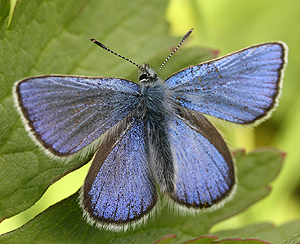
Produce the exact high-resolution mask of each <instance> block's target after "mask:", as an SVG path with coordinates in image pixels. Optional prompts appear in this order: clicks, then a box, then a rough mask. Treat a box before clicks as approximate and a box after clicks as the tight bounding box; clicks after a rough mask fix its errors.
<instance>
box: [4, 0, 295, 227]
mask: <svg viewBox="0 0 300 244" xmlns="http://www.w3.org/2000/svg"><path fill="white" fill-rule="evenodd" d="M0 7H1V6H0ZM166 18H167V19H168V21H169V23H170V24H171V31H172V34H174V35H178V36H182V35H183V34H184V33H185V32H186V31H187V30H188V29H190V28H191V27H193V28H194V29H195V31H194V33H193V35H192V36H191V38H190V39H189V43H188V44H187V45H191V46H196V45H198V46H199V45H200V46H203V47H206V48H210V49H218V50H220V55H224V54H227V53H229V52H232V51H236V50H239V49H241V48H244V47H247V46H250V45H253V44H257V43H262V42H266V41H276V40H281V41H284V42H285V43H286V44H287V45H288V46H289V62H288V65H287V69H286V72H285V79H284V86H283V92H282V96H281V99H280V102H279V107H278V108H277V110H276V111H275V112H274V113H273V115H272V117H271V118H270V119H268V120H267V121H266V122H264V123H263V124H261V125H259V126H258V127H257V128H255V129H249V128H246V129H244V128H241V127H237V126H236V127H232V126H226V127H220V128H221V130H222V131H223V132H224V133H225V135H226V137H227V140H228V141H229V143H230V145H231V146H232V148H234V149H235V148H246V149H247V151H249V150H250V149H253V148H256V147H262V146H273V147H278V148H280V149H282V150H284V151H286V152H287V158H286V161H285V164H284V167H283V170H282V172H281V174H280V176H279V177H278V179H277V180H276V181H275V182H274V183H273V184H272V187H273V191H272V193H271V195H270V196H269V197H268V198H266V199H265V200H263V201H261V202H259V203H257V204H256V205H255V206H253V207H251V208H250V209H248V210H247V211H246V212H245V213H243V214H241V215H239V216H238V217H234V218H233V219H231V220H228V221H227V222H224V223H222V224H220V225H219V226H218V227H216V230H218V229H220V228H222V229H224V228H235V227H242V226H245V225H248V224H249V223H256V222H259V221H270V222H274V223H276V224H280V223H283V222H286V221H289V220H291V219H296V218H298V219H299V218H300V174H299V169H300V150H299V149H298V147H299V146H300V112H299V111H298V108H299V107H300V96H299V95H298V94H299V92H300V91H299V90H300V82H298V81H299V78H300V59H299V58H298V57H299V55H300V31H299V30H300V1H297V0H292V1H288V2H287V1H284V0H275V1H266V0H263V1H261V0H260V1H259V0H254V1H237V0H226V1H220V0H198V1H196V0H188V1H184V0H172V1H171V2H170V4H169V8H168V10H167V12H166ZM96 24H97V23H95V25H96ZM148 28H149V27H148ZM88 38H89V37H88ZM130 41H133V40H130ZM149 42H150V41H149ZM116 45H117V44H116ZM169 45H176V44H174V43H169ZM79 48H80V47H79ZM137 49H138V47H137ZM44 72H45V71H44ZM86 171H87V166H85V167H84V168H82V169H80V170H79V171H76V172H73V173H71V174H69V175H67V176H66V177H64V178H63V179H62V180H60V181H59V182H56V183H55V184H54V185H52V186H51V187H50V188H49V189H48V191H47V192H46V194H45V195H44V196H43V197H42V199H41V200H40V201H39V202H38V203H37V204H36V205H35V206H34V207H32V208H31V209H29V210H27V211H25V212H24V213H22V214H20V215H18V216H16V217H14V218H11V219H9V220H6V221H4V222H3V223H2V224H1V228H0V230H1V231H2V232H4V231H7V230H10V229H13V228H15V227H16V226H19V225H21V224H23V223H25V222H26V221H27V220H28V219H29V218H32V217H33V216H35V215H36V213H37V212H40V211H42V210H44V209H45V208H47V207H48V206H49V205H51V204H53V203H55V202H57V201H59V200H60V199H63V198H65V197H66V196H68V195H71V194H72V193H74V192H75V191H76V190H77V189H78V188H79V187H80V186H81V184H82V182H83V179H84V177H85V175H86Z"/></svg>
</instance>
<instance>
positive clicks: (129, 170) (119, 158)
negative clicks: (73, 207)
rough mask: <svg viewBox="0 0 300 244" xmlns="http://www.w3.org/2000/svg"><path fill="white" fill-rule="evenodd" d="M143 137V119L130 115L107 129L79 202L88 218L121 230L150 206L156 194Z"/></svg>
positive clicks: (152, 205)
mask: <svg viewBox="0 0 300 244" xmlns="http://www.w3.org/2000/svg"><path fill="white" fill-rule="evenodd" d="M126 120H127V121H126ZM145 138H146V128H145V125H144V123H143V121H141V120H139V119H135V118H130V116H129V117H127V118H126V119H124V120H123V121H121V122H120V123H119V124H118V125H117V128H116V129H113V130H110V131H108V133H107V134H106V136H105V138H104V139H103V141H102V144H101V145H100V147H99V149H98V152H97V154H96V155H95V158H94V160H93V162H92V165H91V167H90V169H89V173H88V175H87V177H86V179H85V182H84V185H83V188H82V198H81V205H82V207H83V209H84V211H85V214H86V216H87V217H88V220H89V221H91V222H93V223H94V222H95V223H103V224H104V225H103V226H104V227H105V226H106V227H107V228H108V229H110V228H112V229H118V228H120V229H122V228H124V226H123V225H124V224H127V223H129V222H132V221H138V220H140V219H142V217H143V216H146V214H147V213H148V212H149V211H150V210H151V209H152V208H153V207H154V205H155V203H156V200H157V193H156V188H155V183H154V178H153V175H152V171H151V169H150V165H149V162H148V161H147V157H146V148H145ZM122 226H123V227H122Z"/></svg>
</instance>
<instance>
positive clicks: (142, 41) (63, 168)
mask: <svg viewBox="0 0 300 244" xmlns="http://www.w3.org/2000/svg"><path fill="white" fill-rule="evenodd" d="M6 3H7V2H6ZM166 4H167V2H161V1H151V3H149V2H147V1H139V2H135V1H134V2H130V3H128V1H118V2H113V1H110V2H106V1H88V2H87V1H85V0H81V1H76V2H74V1H59V0H54V1H40V0H29V1H18V2H17V5H16V8H15V12H14V13H13V18H12V21H11V23H10V25H9V27H8V29H5V28H4V27H5V23H6V24H7V21H2V22H0V23H2V24H3V26H4V27H3V28H2V31H3V32H2V36H3V38H2V39H1V43H0V46H1V50H2V55H1V62H2V64H3V65H1V67H0V69H1V70H0V71H1V72H0V73H1V74H2V75H1V76H0V87H1V89H0V105H1V106H0V112H1V115H0V122H1V138H0V169H1V171H0V172H1V177H0V183H1V184H0V199H1V202H0V219H1V220H4V219H6V218H8V217H11V216H14V215H15V214H17V213H19V212H21V211H24V210H25V209H28V208H29V207H31V206H32V205H33V204H34V203H36V201H37V200H38V199H39V198H40V197H41V196H42V195H43V193H44V192H45V191H46V189H47V188H48V187H49V186H50V185H51V184H52V183H53V182H55V181H57V180H58V179H60V178H61V177H62V176H64V175H66V174H67V173H69V172H71V171H74V170H75V169H77V168H79V167H81V166H82V165H83V164H85V163H87V162H88V161H89V160H90V159H91V157H92V153H90V154H88V155H86V156H85V158H83V159H80V160H79V159H78V158H75V159H74V160H73V161H71V162H70V163H68V164H63V163H61V162H59V161H58V160H54V159H50V158H49V157H47V156H45V154H44V153H43V152H42V151H41V149H40V148H38V147H37V146H36V145H35V144H34V143H33V142H32V140H31V139H30V138H29V136H28V134H27V132H26V131H25V130H24V126H23V125H22V123H21V121H20V118H19V115H18V114H17V111H16V109H15V108H14V104H13V99H12V96H11V92H12V87H13V84H14V82H16V81H17V80H19V79H21V78H25V77H28V76H33V75H42V74H53V73H58V74H73V75H75V74H76V75H98V76H99V75H100V74H101V76H120V77H124V78H133V79H134V80H136V77H137V73H136V67H134V66H133V65H131V64H129V63H128V62H124V60H122V59H119V58H117V57H113V55H111V54H110V53H107V52H105V51H103V50H101V49H99V48H98V47H97V46H96V45H94V44H93V43H92V42H90V40H89V39H90V38H91V37H93V38H97V39H99V40H101V41H103V42H104V43H105V44H106V45H107V46H109V47H111V48H112V49H115V50H116V51H118V52H119V53H122V54H123V55H125V56H127V57H130V58H132V59H133V60H135V62H138V63H142V62H146V61H148V60H153V59H154V57H160V55H161V54H163V55H165V54H166V53H167V55H169V53H170V52H171V50H172V49H171V45H177V44H178V42H179V40H180V39H179V38H173V37H170V36H168V35H167V30H168V24H167V22H166V21H165V20H164V19H163V13H164V11H165V8H166ZM4 8H5V9H4ZM8 8H9V5H8V4H6V5H3V10H2V5H1V10H2V11H1V13H2V15H3V16H4V17H3V20H4V18H5V20H7V17H8V15H7V9H8ZM124 9H127V11H123V10H124ZM112 16H113V18H112ZM153 38H155V41H150V42H149V40H152V39H153ZM196 50H197V52H195V51H196ZM167 55H166V56H164V57H163V58H158V60H161V62H162V61H163V60H164V59H165V58H166V57H167ZM185 56H186V57H189V58H191V57H192V58H191V59H189V60H187V59H186V58H184V57H185ZM212 57H213V56H212V53H211V52H210V51H206V50H204V49H199V48H198V49H193V50H190V51H189V50H187V51H185V50H182V51H181V50H180V52H178V55H177V58H176V57H175V58H174V59H173V60H175V61H176V60H177V61H178V59H179V60H180V59H181V60H186V61H184V62H181V63H183V64H184V63H185V62H191V61H193V60H195V59H197V60H198V61H199V62H200V61H203V60H205V59H210V58H212ZM170 62H171V61H170ZM173 62H174V61H173ZM171 64H172V62H171ZM177 66H178V65H177ZM183 67H184V66H181V68H183ZM174 71H175V70H174ZM169 72H170V73H169V74H171V73H172V71H169ZM133 73H135V75H133ZM62 102H63V101H62Z"/></svg>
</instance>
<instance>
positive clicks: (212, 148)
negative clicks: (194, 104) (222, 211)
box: [169, 108, 235, 208]
mask: <svg viewBox="0 0 300 244" xmlns="http://www.w3.org/2000/svg"><path fill="white" fill-rule="evenodd" d="M169 135H170V143H171V146H172V148H173V151H174V155H175V168H176V177H175V179H176V180H175V186H176V187H175V191H174V192H173V194H170V196H171V198H172V199H173V200H175V201H176V202H178V203H180V204H181V205H185V206H187V207H192V208H206V207H210V206H212V205H213V204H216V203H219V202H221V201H222V200H223V199H226V198H227V197H228V196H230V195H231V194H230V193H231V192H232V189H233V187H234V185H235V175H234V166H233V162H232V158H231V155H230V152H229V151H228V148H227V146H226V144H225V142H224V140H223V139H222V137H221V136H220V134H219V133H218V132H217V130H216V129H215V128H214V127H213V126H212V124H211V123H210V122H209V121H208V120H207V119H206V118H205V117H203V116H202V115H201V114H200V113H198V112H193V111H191V110H189V109H184V108H180V109H179V110H178V116H174V117H173V118H171V120H170V129H169Z"/></svg>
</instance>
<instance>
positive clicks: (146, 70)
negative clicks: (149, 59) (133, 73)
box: [139, 64, 157, 84]
mask: <svg viewBox="0 0 300 244" xmlns="http://www.w3.org/2000/svg"><path fill="white" fill-rule="evenodd" d="M139 81H140V82H141V83H143V84H146V83H154V82H156V81H157V75H156V73H155V71H154V70H153V69H151V68H150V67H149V65H148V64H144V65H143V66H141V67H140V77H139Z"/></svg>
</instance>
